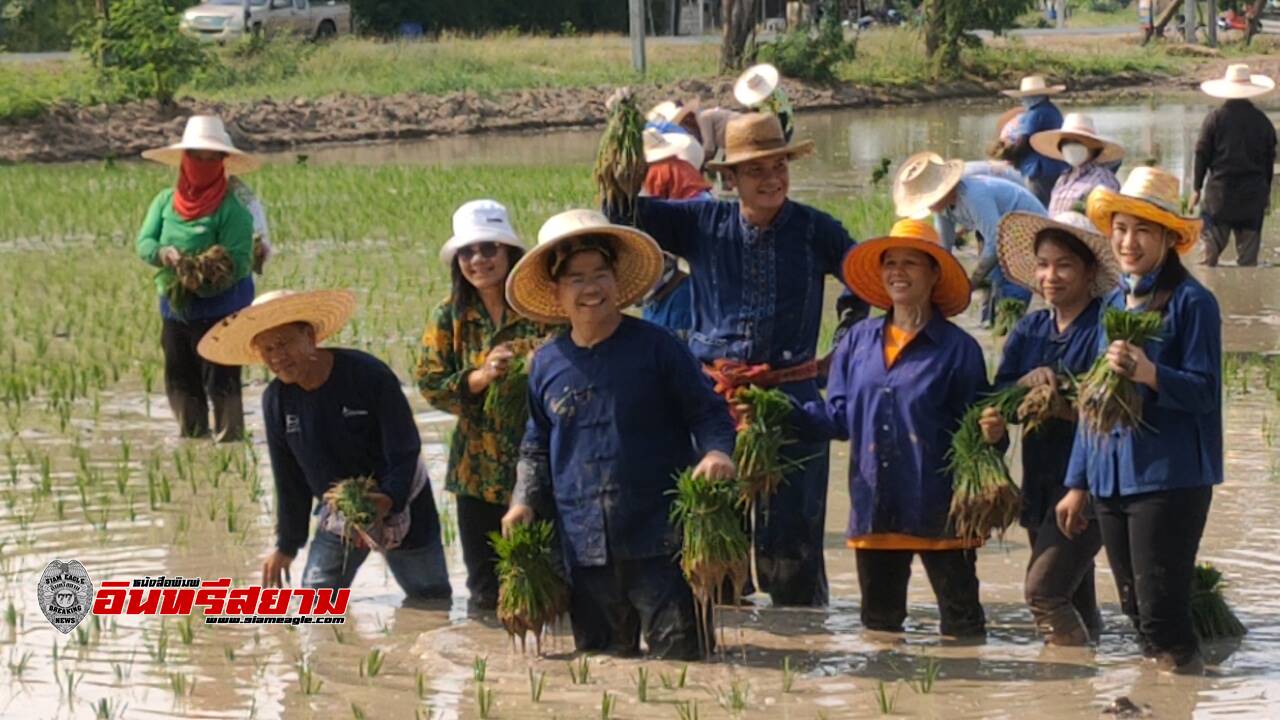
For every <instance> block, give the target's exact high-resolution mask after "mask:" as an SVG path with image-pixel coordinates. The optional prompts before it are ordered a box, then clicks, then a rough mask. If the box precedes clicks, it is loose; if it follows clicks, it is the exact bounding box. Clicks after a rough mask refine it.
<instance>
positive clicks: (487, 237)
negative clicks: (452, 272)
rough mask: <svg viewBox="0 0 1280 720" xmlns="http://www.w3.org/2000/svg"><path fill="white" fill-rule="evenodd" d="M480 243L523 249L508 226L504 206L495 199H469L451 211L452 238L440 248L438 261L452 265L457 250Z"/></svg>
mask: <svg viewBox="0 0 1280 720" xmlns="http://www.w3.org/2000/svg"><path fill="white" fill-rule="evenodd" d="M483 242H496V243H502V244H503V245H510V246H511V247H515V248H520V249H521V250H524V249H525V247H524V243H522V242H520V237H519V236H517V235H516V231H515V230H513V229H512V228H511V218H510V217H509V216H508V215H507V208H506V207H505V206H504V205H503V204H502V203H500V202H498V201H497V200H488V199H485V200H472V201H470V202H465V203H463V204H462V206H461V207H459V208H458V209H457V210H455V211H454V212H453V237H451V238H449V240H448V242H446V243H445V244H444V247H441V248H440V262H442V263H444V264H445V265H446V266H451V265H453V258H454V256H456V255H457V254H458V251H459V250H461V249H462V248H464V247H466V246H467V245H475V244H476V243H483Z"/></svg>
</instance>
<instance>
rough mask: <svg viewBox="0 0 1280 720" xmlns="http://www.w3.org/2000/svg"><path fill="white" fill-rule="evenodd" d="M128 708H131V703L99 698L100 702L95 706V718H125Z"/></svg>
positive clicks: (105, 719)
mask: <svg viewBox="0 0 1280 720" xmlns="http://www.w3.org/2000/svg"><path fill="white" fill-rule="evenodd" d="M127 707H129V703H121V702H119V701H116V700H109V699H107V698H99V699H98V702H96V703H94V705H93V717H94V718H95V719H96V720H116V718H119V717H124V710H125V708H127Z"/></svg>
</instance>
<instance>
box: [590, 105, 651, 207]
mask: <svg viewBox="0 0 1280 720" xmlns="http://www.w3.org/2000/svg"><path fill="white" fill-rule="evenodd" d="M643 133H644V115H643V114H642V113H641V112H640V109H639V108H638V107H636V100H635V96H634V95H633V94H632V93H631V91H630V90H627V89H623V90H619V91H618V96H617V102H615V103H614V104H613V107H612V108H610V109H609V116H608V119H607V120H606V121H605V126H604V136H603V137H601V138H600V149H599V150H598V151H597V152H596V166H595V170H594V172H593V173H592V178H593V179H594V180H595V184H596V192H597V194H598V197H597V198H596V200H597V202H601V203H603V204H604V205H605V206H606V207H608V208H613V209H616V210H619V211H621V212H623V213H625V214H628V215H629V216H630V218H631V220H632V222H634V221H635V217H636V210H637V206H636V203H635V198H636V196H637V195H639V194H640V189H641V188H642V187H644V177H645V174H646V173H647V172H648V170H649V167H648V165H647V164H646V163H645V160H644V137H643Z"/></svg>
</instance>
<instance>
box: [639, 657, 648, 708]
mask: <svg viewBox="0 0 1280 720" xmlns="http://www.w3.org/2000/svg"><path fill="white" fill-rule="evenodd" d="M636 699H638V700H639V701H640V702H642V703H644V702H649V668H647V667H643V666H642V667H639V668H637V669H636Z"/></svg>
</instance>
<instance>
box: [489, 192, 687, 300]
mask: <svg viewBox="0 0 1280 720" xmlns="http://www.w3.org/2000/svg"><path fill="white" fill-rule="evenodd" d="M599 237H604V238H607V239H608V246H609V252H610V254H611V255H612V257H613V270H614V275H615V276H616V277H617V279H618V307H619V309H621V308H625V307H627V306H628V305H633V304H635V303H636V301H638V300H639V299H640V298H642V297H644V296H645V294H646V293H648V292H649V289H650V288H652V287H653V285H654V283H656V282H658V279H659V278H661V277H662V250H660V249H659V248H658V243H657V242H656V241H655V240H654V239H653V238H651V237H649V236H648V235H647V234H645V233H643V232H641V231H639V230H637V229H635V228H633V227H627V226H626V225H614V224H613V223H610V222H609V219H608V218H606V217H605V216H604V215H602V214H600V213H598V212H596V211H594V210H568V211H565V212H562V213H560V214H559V215H554V216H552V217H551V218H550V219H549V220H547V221H546V222H545V223H543V224H542V229H540V230H538V246H537V247H535V248H534V249H532V250H530V251H529V252H528V253H527V254H526V255H525V256H524V257H523V258H521V259H520V262H518V263H516V266H515V267H514V268H513V269H512V270H511V274H510V275H508V276H507V302H508V303H509V304H510V305H511V307H512V308H514V309H515V311H516V312H518V313H520V314H521V315H523V316H525V317H527V318H529V319H531V320H535V321H537V322H545V323H563V322H566V321H567V320H568V316H567V315H566V314H565V312H564V310H563V309H562V308H561V307H560V301H559V300H557V299H556V292H555V281H554V280H552V279H551V263H552V262H555V261H557V258H558V257H563V258H565V259H567V257H568V255H566V252H568V251H570V250H572V249H573V247H574V245H573V244H572V243H575V241H577V242H583V241H585V240H586V239H594V238H599Z"/></svg>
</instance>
